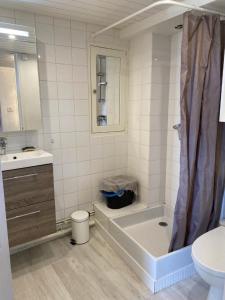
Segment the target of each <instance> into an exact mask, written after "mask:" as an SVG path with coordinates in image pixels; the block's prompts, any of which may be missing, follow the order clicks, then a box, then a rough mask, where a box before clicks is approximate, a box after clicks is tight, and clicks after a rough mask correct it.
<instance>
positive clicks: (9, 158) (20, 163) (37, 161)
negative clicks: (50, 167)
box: [0, 150, 53, 171]
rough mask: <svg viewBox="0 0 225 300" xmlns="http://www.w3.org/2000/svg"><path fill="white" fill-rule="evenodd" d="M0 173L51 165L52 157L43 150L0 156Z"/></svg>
mask: <svg viewBox="0 0 225 300" xmlns="http://www.w3.org/2000/svg"><path fill="white" fill-rule="evenodd" d="M0 160H1V169H2V171H6V170H13V169H20V168H27V167H32V166H39V165H45V164H50V163H53V155H52V154H50V153H48V152H46V151H44V150H35V151H29V152H18V153H9V154H6V155H1V156H0Z"/></svg>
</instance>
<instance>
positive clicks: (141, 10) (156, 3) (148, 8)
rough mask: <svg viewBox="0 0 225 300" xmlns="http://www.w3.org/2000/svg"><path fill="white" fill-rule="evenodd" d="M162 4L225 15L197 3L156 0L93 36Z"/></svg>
mask: <svg viewBox="0 0 225 300" xmlns="http://www.w3.org/2000/svg"><path fill="white" fill-rule="evenodd" d="M161 5H175V6H180V7H184V8H188V9H193V10H197V11H201V12H207V13H211V14H217V15H220V16H221V17H225V13H220V12H218V11H216V10H212V9H207V8H202V7H199V6H196V5H190V4H185V3H182V2H177V1H173V0H161V1H158V2H154V3H152V4H150V5H148V6H146V7H144V8H142V9H140V10H138V11H136V12H135V13H133V14H131V15H129V16H127V17H125V18H123V19H121V20H119V21H117V22H115V23H113V24H111V25H109V26H107V27H105V28H103V29H101V30H99V31H96V32H95V33H93V34H92V37H93V38H94V37H96V36H97V35H99V34H101V33H103V32H105V31H108V30H109V29H112V28H114V27H116V26H118V25H120V24H123V23H124V22H126V21H128V20H130V19H132V18H134V17H136V16H139V15H140V14H142V13H144V12H146V11H148V10H150V9H152V8H154V7H157V6H161Z"/></svg>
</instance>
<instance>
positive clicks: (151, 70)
mask: <svg viewBox="0 0 225 300" xmlns="http://www.w3.org/2000/svg"><path fill="white" fill-rule="evenodd" d="M169 67H170V38H168V37H165V36H161V35H156V34H152V33H151V32H146V33H144V34H142V35H140V36H138V37H136V38H134V39H133V40H131V43H130V47H129V97H128V98H129V102H128V111H129V112H128V115H129V119H128V172H129V174H131V175H133V176H135V177H137V178H138V181H139V183H140V200H141V201H143V202H145V203H147V204H148V205H149V206H153V205H157V204H159V203H162V202H164V198H165V174H166V135H167V113H168V91H169Z"/></svg>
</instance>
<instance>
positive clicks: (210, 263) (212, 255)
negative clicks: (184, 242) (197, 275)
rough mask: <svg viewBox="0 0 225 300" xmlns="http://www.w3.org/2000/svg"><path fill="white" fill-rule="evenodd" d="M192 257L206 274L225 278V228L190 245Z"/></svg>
mask: <svg viewBox="0 0 225 300" xmlns="http://www.w3.org/2000/svg"><path fill="white" fill-rule="evenodd" d="M192 257H193V260H194V261H195V262H196V263H197V264H198V265H199V266H200V267H201V268H202V269H204V270H205V271H206V272H208V273H211V274H213V275H214V276H216V277H222V278H225V227H223V226H220V227H218V228H216V229H213V230H211V231H209V232H207V233H205V234H203V235H202V236H200V237H199V238H198V239H197V240H196V241H195V242H194V243H193V245H192Z"/></svg>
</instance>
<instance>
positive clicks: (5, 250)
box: [0, 169, 13, 300]
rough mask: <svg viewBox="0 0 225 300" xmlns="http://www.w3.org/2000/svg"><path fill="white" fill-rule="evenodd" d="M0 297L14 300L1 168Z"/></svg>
mask: <svg viewBox="0 0 225 300" xmlns="http://www.w3.org/2000/svg"><path fill="white" fill-rule="evenodd" d="M0 298H1V299H4V300H12V299H13V293H12V274H11V265H10V256H9V243H8V233H7V224H6V213H5V197H4V191H3V182H2V172H1V169H0Z"/></svg>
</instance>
